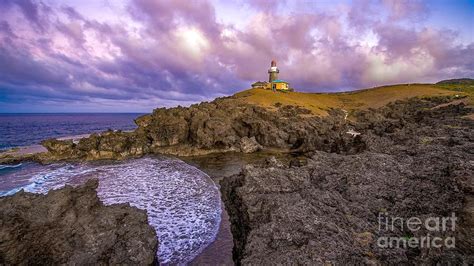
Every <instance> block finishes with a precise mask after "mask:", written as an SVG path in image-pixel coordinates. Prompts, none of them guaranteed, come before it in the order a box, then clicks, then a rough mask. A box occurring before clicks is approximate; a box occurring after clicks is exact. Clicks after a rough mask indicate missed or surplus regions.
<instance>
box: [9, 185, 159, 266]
mask: <svg viewBox="0 0 474 266" xmlns="http://www.w3.org/2000/svg"><path fill="white" fill-rule="evenodd" d="M97 187H98V181H97V179H91V180H89V181H88V182H87V183H86V184H84V185H83V186H79V187H76V188H73V187H71V186H65V187H64V188H62V189H58V190H52V191H50V192H48V194H47V195H41V194H33V193H27V192H23V191H21V192H18V193H16V194H14V195H12V196H6V197H1V198H0V225H1V226H0V264H5V265H26V264H43V265H51V264H80V265H84V264H89V265H91V264H94V265H111V264H112V265H118V264H121V265H124V264H129V265H130V264H139V265H152V264H154V263H155V262H156V260H155V257H156V251H157V248H158V240H157V237H156V233H155V230H154V229H153V227H151V226H150V225H149V224H148V219H147V214H146V211H144V210H140V209H138V208H135V207H131V206H130V205H129V204H114V205H109V206H104V204H103V203H102V202H101V201H100V200H99V198H98V196H97V192H96V189H97Z"/></svg>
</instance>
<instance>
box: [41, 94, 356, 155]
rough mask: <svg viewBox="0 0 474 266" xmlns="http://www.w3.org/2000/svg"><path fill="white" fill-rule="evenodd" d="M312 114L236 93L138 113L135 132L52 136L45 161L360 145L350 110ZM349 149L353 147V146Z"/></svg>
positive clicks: (333, 147) (336, 148)
mask: <svg viewBox="0 0 474 266" xmlns="http://www.w3.org/2000/svg"><path fill="white" fill-rule="evenodd" d="M329 113H330V115H329V116H326V117H317V116H310V115H308V114H309V111H308V110H306V109H303V108H300V107H297V106H291V105H283V106H280V107H279V108H278V111H277V112H275V111H270V110H268V109H266V108H263V107H259V106H255V105H250V104H245V103H242V102H241V101H238V100H236V99H232V98H230V97H229V98H221V99H216V100H215V101H213V102H210V103H208V102H204V103H200V104H196V105H192V106H191V107H189V108H183V107H176V108H169V109H166V108H159V109H156V110H154V111H153V113H152V114H150V115H145V116H142V117H140V118H138V119H136V123H137V125H138V128H137V129H136V130H135V131H134V132H120V131H117V132H114V131H107V132H104V133H101V134H93V135H91V136H90V137H89V138H84V139H81V140H79V142H78V143H77V144H76V143H73V142H72V141H70V140H64V141H62V140H54V139H52V140H46V141H43V142H42V145H43V146H45V147H46V148H47V149H48V151H49V152H48V153H45V154H41V155H40V156H38V158H37V159H38V160H40V161H43V162H48V161H56V160H96V159H121V158H127V157H134V156H142V155H144V154H148V153H162V154H173V155H180V156H189V155H199V154H207V153H213V152H225V151H243V152H255V151H258V150H260V149H261V148H272V149H280V150H284V151H288V150H297V149H299V148H300V146H301V145H302V144H305V146H307V145H317V146H318V149H322V150H327V151H333V150H346V149H347V148H348V147H349V146H350V147H351V148H352V149H356V150H357V149H359V148H362V147H359V146H357V145H348V143H352V142H353V141H356V142H358V141H359V139H354V138H352V137H351V136H350V135H348V134H345V132H346V131H347V128H346V125H347V124H346V122H345V120H344V113H343V112H342V111H340V110H331V111H330V112H329ZM348 152H349V151H348Z"/></svg>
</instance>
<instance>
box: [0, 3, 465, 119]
mask: <svg viewBox="0 0 474 266" xmlns="http://www.w3.org/2000/svg"><path fill="white" fill-rule="evenodd" d="M244 5H245V6H249V7H252V9H253V10H254V12H255V13H254V14H252V16H250V18H249V20H248V21H243V22H242V21H241V22H242V23H240V24H239V25H227V24H222V22H220V20H219V19H218V18H217V14H216V8H215V6H214V5H213V4H212V3H211V2H209V1H205V0H201V1H187V0H186V1H185V0H177V1H156V0H153V1H152V0H132V1H130V3H129V5H128V7H127V10H128V12H129V17H128V16H126V17H124V18H121V20H119V21H116V22H115V21H107V20H102V21H97V20H94V19H92V18H90V17H87V16H86V15H87V14H81V13H79V12H78V11H77V10H76V9H74V8H73V7H69V6H47V5H46V4H44V3H43V2H38V1H28V0H21V1H12V0H4V1H1V2H0V8H1V10H0V15H2V20H1V21H0V102H3V104H4V106H13V105H14V103H18V104H20V103H21V102H22V101H23V102H24V103H25V104H26V103H28V104H33V105H34V104H36V105H41V104H45V105H46V104H59V103H61V102H62V103H66V102H67V103H70V104H71V105H74V106H80V103H83V104H84V106H88V107H87V108H93V106H99V107H100V106H101V104H103V105H104V106H105V107H106V106H113V108H118V107H117V106H118V105H126V106H123V108H127V110H129V111H133V110H135V109H136V110H138V109H140V108H141V107H143V106H146V108H152V107H155V106H159V105H170V104H173V105H175V104H179V103H183V104H189V103H192V102H197V101H201V100H206V99H211V98H214V97H216V96H221V95H229V94H231V93H234V92H236V91H239V90H241V89H245V88H247V87H249V84H250V83H251V82H253V81H255V80H265V79H266V70H267V68H268V64H269V61H270V60H271V59H276V60H277V61H278V65H279V67H280V69H281V74H280V76H281V78H283V79H287V80H289V81H290V82H291V84H292V86H293V87H296V88H297V89H300V90H305V91H337V90H341V89H351V88H362V87H368V86H373V85H380V84H384V83H393V82H424V81H436V80H439V79H442V78H445V77H456V76H472V75H473V73H474V66H473V64H474V63H473V62H474V58H473V55H474V44H472V43H471V44H461V43H459V42H458V41H457V39H458V37H459V36H458V33H457V32H455V31H452V30H447V29H436V28H433V27H429V26H425V27H410V26H409V25H411V24H410V23H412V22H413V21H418V22H419V21H422V20H423V19H425V18H426V16H427V15H428V14H429V9H428V7H427V6H426V3H425V2H418V1H391V0H380V1H378V0H377V1H376V0H373V1H370V0H358V1H355V2H354V3H353V5H351V6H346V7H345V8H340V9H338V10H332V11H327V12H324V13H319V12H314V11H312V12H305V11H303V12H298V13H294V12H284V11H285V10H284V8H282V7H284V6H287V4H285V3H283V4H282V3H281V2H279V1H278V3H277V2H274V1H259V0H257V1H254V0H251V1H248V2H247V3H246V4H244ZM282 10H283V11H282ZM236 12H238V10H237V11H236ZM18 21H20V22H21V23H17V22H18ZM14 22H15V23H14ZM137 104H138V105H140V108H138V107H137ZM105 107H104V108H105ZM57 108H59V107H57ZM134 108H135V109H134ZM53 109H54V108H53ZM99 109H100V108H99ZM2 110H4V109H2ZM54 110H56V109H54ZM88 110H89V109H88ZM113 110H116V109H113ZM140 110H142V109H140ZM122 111H123V110H122Z"/></svg>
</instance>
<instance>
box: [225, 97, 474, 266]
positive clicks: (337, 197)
mask: <svg viewBox="0 0 474 266" xmlns="http://www.w3.org/2000/svg"><path fill="white" fill-rule="evenodd" d="M445 101H446V99H443V98H431V99H424V100H421V99H412V100H409V101H405V102H396V103H393V104H390V105H388V106H386V107H384V108H381V109H378V110H366V111H360V112H356V113H353V114H352V119H351V120H350V121H348V122H347V127H348V128H352V129H354V130H356V131H357V132H360V133H361V134H360V135H358V136H356V137H352V136H351V135H348V136H349V137H350V138H352V141H350V142H349V141H347V140H346V139H344V138H339V139H338V141H340V142H339V143H337V145H335V146H332V145H329V146H324V145H322V146H321V145H318V144H317V143H320V142H318V140H317V137H315V138H313V139H312V138H305V141H304V142H303V143H302V145H301V147H300V151H301V153H300V154H299V155H298V156H297V157H295V158H294V159H293V160H291V161H290V162H289V163H287V162H286V163H282V162H279V161H278V160H276V159H274V158H269V159H268V160H267V161H266V163H259V164H254V165H248V166H246V167H244V169H243V171H242V172H241V173H240V174H238V175H234V176H232V177H230V178H226V179H223V180H222V181H221V191H222V194H223V199H224V202H225V205H226V209H227V212H228V213H229V216H230V221H231V229H232V234H233V237H234V250H233V257H234V261H235V262H236V263H238V264H264V265H267V264H302V265H312V264H324V263H336V264H346V263H351V264H353V263H357V264H380V263H382V264H386V263H397V264H427V265H431V264H436V263H441V264H447V263H451V264H463V263H464V264H469V263H473V262H474V257H473V255H472V254H474V248H473V247H474V239H473V238H472V235H473V233H474V232H473V228H474V227H473V225H474V223H473V221H474V208H473V195H474V194H473V193H474V180H473V179H474V155H473V153H474V130H473V129H474V124H473V121H472V120H468V119H463V118H462V117H463V116H464V115H466V114H467V113H470V112H472V110H470V109H469V108H468V107H466V106H464V105H463V104H456V105H443V107H442V108H435V107H436V106H439V105H440V104H445ZM315 135H316V134H315ZM323 143H324V141H323ZM315 147H316V148H318V147H319V149H314V148H315ZM327 147H333V148H330V149H326V148H327ZM381 213H382V214H383V215H386V216H387V217H402V218H405V219H408V218H410V217H418V218H420V219H421V220H424V219H427V218H428V217H448V216H451V215H452V213H455V215H456V216H457V218H458V219H457V221H456V229H455V230H454V231H441V232H440V231H428V230H427V229H426V228H424V227H421V229H420V230H417V231H412V230H408V228H406V227H405V228H400V227H395V229H394V230H383V229H382V230H379V215H380V214H381ZM428 234H429V235H431V237H435V236H439V237H447V236H452V237H455V241H456V243H455V248H447V247H445V246H444V245H442V246H441V247H439V248H438V247H430V248H426V247H425V248H421V247H417V248H410V247H408V248H404V247H399V248H386V247H383V246H380V245H378V242H377V241H378V240H379V239H380V237H387V236H394V237H406V238H407V239H411V238H418V239H420V238H421V237H423V236H426V235H428Z"/></svg>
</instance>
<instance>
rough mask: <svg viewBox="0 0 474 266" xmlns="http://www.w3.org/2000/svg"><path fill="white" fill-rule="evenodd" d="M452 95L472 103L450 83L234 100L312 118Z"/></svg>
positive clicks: (246, 94) (257, 92) (261, 93)
mask: <svg viewBox="0 0 474 266" xmlns="http://www.w3.org/2000/svg"><path fill="white" fill-rule="evenodd" d="M455 95H458V97H462V96H468V97H469V101H470V102H471V104H472V103H473V99H474V93H473V92H472V88H470V87H469V85H464V86H453V85H451V84H450V85H449V86H447V85H446V84H442V85H436V84H400V85H391V86H382V87H376V88H371V89H363V90H357V91H349V92H340V93H304V92H281V91H277V92H273V91H271V90H265V89H249V90H245V91H241V92H239V93H237V94H235V95H234V96H233V97H234V98H236V99H239V100H242V101H244V102H246V103H249V104H255V105H258V106H262V107H265V108H267V109H270V110H277V109H278V106H280V105H293V106H299V107H301V108H305V109H308V110H311V112H312V114H315V115H327V114H328V111H329V110H330V109H343V110H346V111H348V112H352V111H355V110H361V109H368V108H380V107H382V106H385V105H387V104H388V103H390V102H395V101H399V100H406V99H409V98H413V97H428V96H455Z"/></svg>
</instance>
